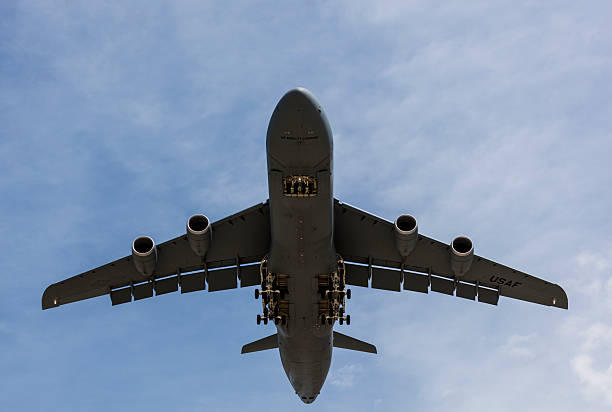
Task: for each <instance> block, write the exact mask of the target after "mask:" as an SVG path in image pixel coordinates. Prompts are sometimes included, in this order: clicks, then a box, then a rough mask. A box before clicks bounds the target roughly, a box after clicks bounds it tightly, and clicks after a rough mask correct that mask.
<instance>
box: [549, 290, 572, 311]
mask: <svg viewBox="0 0 612 412" xmlns="http://www.w3.org/2000/svg"><path fill="white" fill-rule="evenodd" d="M556 286H557V289H558V291H557V292H558V295H559V296H555V297H553V304H552V305H551V306H554V307H556V308H560V309H565V310H567V309H569V302H568V299H567V293H565V291H564V290H563V288H562V287H561V286H559V285H556Z"/></svg>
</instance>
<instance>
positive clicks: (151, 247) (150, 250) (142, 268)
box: [132, 236, 157, 276]
mask: <svg viewBox="0 0 612 412" xmlns="http://www.w3.org/2000/svg"><path fill="white" fill-rule="evenodd" d="M132 260H133V261H134V266H135V267H136V270H137V271H138V272H139V273H140V274H141V275H142V276H151V275H152V274H153V273H154V272H155V267H156V266H157V248H156V247H155V242H154V241H153V239H151V238H150V237H149V236H140V237H137V238H136V239H135V240H134V243H132Z"/></svg>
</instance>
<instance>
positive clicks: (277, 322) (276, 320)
mask: <svg viewBox="0 0 612 412" xmlns="http://www.w3.org/2000/svg"><path fill="white" fill-rule="evenodd" d="M279 323H280V319H279V318H278V317H276V318H274V324H275V325H278V324H279Z"/></svg>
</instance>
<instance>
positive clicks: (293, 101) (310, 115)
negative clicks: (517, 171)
mask: <svg viewBox="0 0 612 412" xmlns="http://www.w3.org/2000/svg"><path fill="white" fill-rule="evenodd" d="M266 152H267V160H268V188H269V198H268V200H267V201H266V202H265V203H260V204H257V205H255V206H252V207H250V208H248V209H246V210H243V211H241V212H238V213H236V214H234V215H232V216H229V217H227V218H225V219H222V220H219V221H217V222H214V223H212V224H211V223H210V221H209V219H208V218H207V217H206V216H205V215H203V214H197V215H194V216H191V217H190V218H189V219H188V220H187V225H186V232H185V234H183V235H180V236H178V237H176V238H174V239H171V240H168V241H166V242H164V243H161V244H158V245H157V244H155V242H154V241H153V239H151V238H150V237H147V236H141V237H138V238H137V239H136V240H134V242H133V243H132V253H131V254H130V255H128V256H126V257H122V258H120V259H118V260H115V261H113V262H111V263H108V264H106V265H104V266H101V267H98V268H95V269H92V270H89V271H87V272H84V273H81V274H79V275H76V276H74V277H71V278H69V279H65V280H63V281H61V282H58V283H55V284H53V285H50V286H49V287H48V288H47V289H46V290H45V291H44V293H43V296H42V308H43V309H49V308H54V307H58V306H61V305H65V304H67V303H71V302H76V301H79V300H84V299H89V298H94V297H97V296H102V295H109V296H110V300H111V303H112V305H120V304H124V303H128V302H131V301H133V300H134V301H136V300H141V299H146V298H150V297H153V296H158V295H163V294H166V293H172V292H177V291H179V290H180V292H181V293H190V292H196V291H204V290H208V291H209V292H216V291H220V290H227V289H234V288H238V287H252V286H256V287H257V288H256V289H255V291H254V295H255V298H256V299H261V304H262V313H261V314H259V315H257V323H258V324H259V323H264V324H268V322H270V323H274V325H275V326H276V329H277V333H276V334H273V335H270V336H268V337H265V338H263V339H260V340H257V341H255V342H252V343H250V344H247V345H245V346H243V348H242V353H249V352H256V351H260V350H266V349H275V348H278V349H279V351H280V356H281V361H282V364H283V367H284V369H285V372H286V374H287V377H288V378H289V381H290V382H291V384H292V386H293V387H294V389H295V391H296V393H297V394H298V396H299V397H300V399H301V400H302V401H303V402H305V403H312V402H313V401H314V400H315V399H316V397H317V395H318V394H319V392H320V389H321V387H322V386H323V383H324V382H325V378H326V376H327V373H328V370H329V366H330V363H331V357H332V348H333V347H337V348H344V349H351V350H357V351H362V352H369V353H376V347H375V346H374V345H371V344H369V343H366V342H363V341H360V340H358V339H355V338H352V337H350V336H347V335H343V334H341V333H339V332H336V331H333V328H334V325H335V324H336V322H338V323H339V324H340V325H342V324H344V323H346V324H347V325H349V324H350V322H351V318H350V315H349V314H348V313H347V300H349V299H350V297H351V291H350V289H349V288H347V286H349V285H353V286H360V287H364V288H368V287H369V288H375V289H383V290H388V291H394V292H400V291H401V290H407V291H413V292H420V293H428V292H429V291H433V292H438V293H443V294H447V295H453V296H456V297H460V298H463V299H469V300H473V301H478V302H482V303H486V304H489V305H497V303H498V300H499V297H500V296H505V297H510V298H514V299H520V300H524V301H528V302H533V303H537V304H541V305H546V306H554V307H558V308H564V309H567V307H568V301H567V296H566V294H565V292H564V291H563V289H562V288H561V287H560V286H558V285H556V284H553V283H549V282H547V281H545V280H542V279H539V278H537V277H534V276H531V275H528V274H526V273H523V272H521V271H518V270H516V269H512V268H509V267H507V266H503V265H501V264H499V263H496V262H493V261H491V260H487V259H485V258H483V257H480V256H478V255H476V254H474V247H473V244H472V241H471V240H470V239H469V238H468V237H466V236H458V237H456V238H455V239H453V240H452V241H451V242H449V243H443V242H439V241H437V240H434V239H431V238H429V237H427V236H425V235H422V234H420V233H419V232H418V225H417V220H416V219H415V218H414V217H413V216H411V215H401V216H399V217H398V218H397V219H396V220H395V221H394V222H390V221H387V220H385V219H382V218H379V217H377V216H374V215H372V214H370V213H368V212H365V211H363V210H360V209H358V208H356V207H353V206H350V205H348V204H345V203H343V202H341V201H339V200H338V199H335V198H334V197H333V170H332V166H333V139H332V133H331V129H330V126H329V123H328V121H327V118H326V116H325V113H324V111H323V110H322V108H321V105H320V104H319V102H318V101H317V100H316V98H315V97H314V96H313V95H312V94H311V93H310V92H309V91H308V90H306V89H303V88H297V89H293V90H290V91H289V92H287V93H286V94H285V95H284V96H283V97H282V99H281V100H280V101H279V103H278V104H277V106H276V108H275V110H274V112H273V114H272V118H271V119H270V124H269V126H268V133H267V139H266Z"/></svg>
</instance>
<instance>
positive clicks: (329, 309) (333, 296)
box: [318, 256, 351, 325]
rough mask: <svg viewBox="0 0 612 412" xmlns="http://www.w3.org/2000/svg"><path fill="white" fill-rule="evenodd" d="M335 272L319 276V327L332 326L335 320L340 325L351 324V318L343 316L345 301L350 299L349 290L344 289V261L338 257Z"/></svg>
mask: <svg viewBox="0 0 612 412" xmlns="http://www.w3.org/2000/svg"><path fill="white" fill-rule="evenodd" d="M337 262H338V264H337V267H336V271H335V272H334V273H331V274H328V275H327V274H326V275H319V276H318V278H319V293H320V294H321V301H320V302H319V318H320V322H321V325H325V324H328V325H332V324H333V323H334V321H335V320H336V319H337V320H338V322H339V323H340V324H341V325H342V324H343V323H344V322H346V324H347V325H350V324H351V316H350V315H345V313H344V312H345V311H346V300H347V299H350V298H351V290H350V289H345V287H346V276H345V273H346V267H345V265H344V260H342V258H341V257H340V256H338V261H337Z"/></svg>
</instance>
